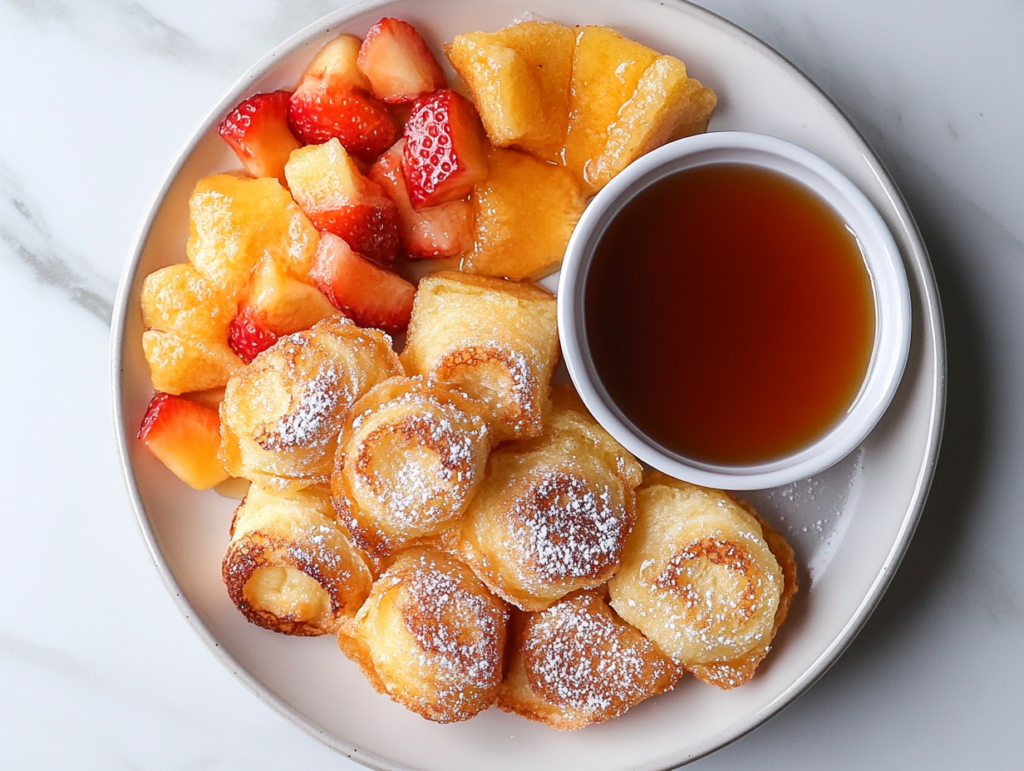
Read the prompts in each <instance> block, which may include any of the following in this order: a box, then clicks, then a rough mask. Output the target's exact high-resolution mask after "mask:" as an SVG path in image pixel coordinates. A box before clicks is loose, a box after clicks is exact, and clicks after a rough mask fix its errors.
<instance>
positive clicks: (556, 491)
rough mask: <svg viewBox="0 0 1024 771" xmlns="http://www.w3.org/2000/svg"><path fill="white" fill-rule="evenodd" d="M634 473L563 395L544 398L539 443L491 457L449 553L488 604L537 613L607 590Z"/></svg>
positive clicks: (629, 514)
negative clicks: (500, 602) (579, 593)
mask: <svg viewBox="0 0 1024 771" xmlns="http://www.w3.org/2000/svg"><path fill="white" fill-rule="evenodd" d="M640 481H641V469H640V465H639V464H638V463H637V462H636V460H634V459H633V456H631V455H630V454H629V453H628V452H626V450H624V449H623V448H622V447H621V446H620V445H619V444H618V442H616V441H615V440H614V439H612V437H611V436H610V435H609V434H608V433H607V432H606V431H605V430H604V429H603V428H601V426H599V425H598V424H597V422H596V421H595V420H594V419H593V418H592V417H591V416H590V414H589V413H588V412H587V410H586V408H585V407H584V406H583V403H582V402H581V401H580V399H579V397H578V396H576V394H575V392H574V391H573V390H572V388H571V387H568V386H564V385H558V386H555V388H554V389H553V391H552V409H551V412H550V413H549V415H548V416H547V418H546V419H545V421H544V435H543V436H541V437H539V438H537V439H528V440H520V441H517V442H513V443H511V444H507V445H505V446H503V447H499V448H498V449H497V450H495V451H494V452H493V453H492V454H491V458H490V460H489V461H488V463H487V473H486V475H485V476H484V483H483V485H482V487H481V489H480V492H479V493H478V494H477V496H476V498H474V499H473V502H472V503H471V504H470V506H469V509H468V510H467V511H466V516H465V519H464V520H463V524H462V528H461V531H460V537H459V544H458V548H459V551H460V553H461V554H462V555H463V557H464V558H465V560H466V562H467V563H469V565H470V566H471V567H472V568H473V570H474V571H475V572H476V574H477V575H478V576H480V578H481V580H483V582H484V583H486V584H487V585H488V586H489V587H490V588H491V591H493V592H494V593H495V594H497V595H498V596H500V597H503V598H504V599H506V600H507V601H508V602H511V603H512V604H513V605H516V606H518V607H519V608H522V609H523V610H543V609H544V608H546V607H548V606H549V605H550V604H551V603H553V602H554V601H555V600H557V599H558V598H560V597H563V596H564V595H566V594H568V593H569V592H572V591H575V590H577V589H588V588H594V587H596V586H599V585H601V584H603V583H604V582H605V581H607V580H608V579H609V578H610V577H611V575H612V573H614V572H615V570H616V569H617V568H618V566H619V561H620V558H621V556H622V549H623V545H624V543H625V540H626V536H628V535H629V533H630V531H631V530H632V529H633V524H634V522H635V519H636V498H635V495H634V493H633V488H634V487H635V486H636V485H638V484H640Z"/></svg>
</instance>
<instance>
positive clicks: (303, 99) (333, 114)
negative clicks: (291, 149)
mask: <svg viewBox="0 0 1024 771" xmlns="http://www.w3.org/2000/svg"><path fill="white" fill-rule="evenodd" d="M359 46H360V41H359V38H357V37H354V36H352V35H340V36H338V37H337V38H335V39H334V40H332V41H331V42H330V43H328V44H327V45H326V46H324V48H323V49H322V50H321V51H320V53H319V54H317V57H316V58H315V59H314V60H313V62H312V63H311V64H310V65H309V67H308V68H307V69H306V72H305V73H304V74H303V76H302V81H301V82H300V83H299V87H298V88H297V89H295V93H294V94H292V96H291V100H290V103H289V106H288V120H289V123H290V124H291V128H292V131H294V132H295V135H296V136H297V137H298V138H299V139H301V140H302V141H303V142H305V143H306V144H314V145H318V144H323V143H324V142H326V141H328V140H329V139H338V140H339V141H340V142H341V144H342V145H343V146H344V147H345V149H346V150H348V151H349V152H352V153H355V154H356V155H360V156H363V157H365V158H374V157H376V156H377V155H380V153H382V152H384V151H385V150H386V149H388V148H389V147H390V146H391V145H392V144H393V143H394V141H395V140H396V139H397V138H398V136H399V134H400V130H399V126H398V123H397V122H396V121H395V119H394V118H393V117H392V116H391V114H390V113H389V112H388V110H387V107H386V106H385V105H383V104H382V103H380V102H378V101H377V100H375V99H374V98H373V97H372V96H370V94H369V93H368V91H369V89H370V82H369V81H368V80H367V79H366V77H365V76H364V75H363V73H362V72H361V71H360V70H359V66H358V64H357V63H356V60H357V58H358V56H359Z"/></svg>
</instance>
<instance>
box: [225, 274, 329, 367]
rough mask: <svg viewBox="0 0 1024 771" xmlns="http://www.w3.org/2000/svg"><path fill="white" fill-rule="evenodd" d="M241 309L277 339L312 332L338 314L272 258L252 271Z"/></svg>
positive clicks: (322, 297)
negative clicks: (317, 325)
mask: <svg viewBox="0 0 1024 771" xmlns="http://www.w3.org/2000/svg"><path fill="white" fill-rule="evenodd" d="M242 309H244V310H248V311H249V312H250V313H251V314H252V318H253V321H254V323H256V324H257V325H258V326H260V327H262V329H263V330H266V331H268V332H270V333H272V334H273V335H275V336H277V337H283V336H284V335H290V334H292V333H293V332H300V331H302V330H303V329H309V328H310V327H311V326H313V325H314V324H316V323H317V322H318V321H320V320H321V319H325V318H327V317H328V316H336V315H338V311H337V309H336V308H335V307H334V306H333V305H331V302H330V300H328V299H327V298H326V297H325V296H324V294H323V292H321V291H320V290H319V289H317V288H316V287H315V286H313V285H312V284H307V283H306V282H305V281H299V280H298V279H297V278H295V277H293V276H292V275H290V274H289V273H288V271H287V270H285V269H284V268H283V267H282V266H281V264H280V262H279V261H278V260H276V259H274V257H273V256H272V255H268V256H266V257H264V258H263V259H262V260H260V262H259V264H258V265H257V266H256V269H255V270H254V271H253V273H252V282H251V283H250V285H249V295H248V296H247V297H246V298H245V300H244V301H243V302H242ZM243 358H244V357H243Z"/></svg>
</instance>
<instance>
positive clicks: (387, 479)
mask: <svg viewBox="0 0 1024 771" xmlns="http://www.w3.org/2000/svg"><path fill="white" fill-rule="evenodd" d="M490 449H491V447H490V432H489V431H488V429H487V425H486V424H485V423H484V421H483V419H482V418H481V417H480V416H479V415H477V414H476V413H475V412H474V411H473V409H472V405H471V404H470V402H469V400H468V399H467V398H466V397H465V396H464V395H462V394H460V393H457V392H455V391H452V390H450V389H449V388H448V387H447V386H446V385H444V384H443V383H437V382H434V381H430V380H426V379H425V378H422V377H411V378H410V377H397V378H391V379H390V380H386V381H385V382H383V383H381V384H379V385H377V386H375V387H374V388H372V389H371V390H370V392H369V393H367V394H366V395H365V396H363V397H362V398H361V399H360V400H359V401H358V402H356V404H355V406H354V407H353V408H352V412H351V415H350V417H349V419H348V421H347V422H346V425H345V428H344V429H343V431H342V438H341V442H340V443H339V445H338V452H337V456H336V459H335V466H334V473H333V474H332V475H331V493H332V495H333V498H334V506H335V509H336V511H337V512H338V516H339V518H340V519H341V520H342V521H343V522H344V523H345V524H346V525H347V527H348V529H349V531H350V532H351V533H352V536H353V538H354V539H355V540H356V542H357V543H358V544H359V546H360V547H362V548H363V550H364V551H366V552H367V553H368V554H369V555H370V556H371V557H373V558H375V559H382V558H384V557H387V556H388V555H389V554H391V553H393V552H395V551H397V550H399V549H401V548H403V547H404V546H405V545H407V544H410V543H411V542H413V541H414V540H417V539H423V538H427V537H431V536H434V535H437V534H438V533H440V532H441V531H443V530H445V529H446V528H450V527H452V526H453V525H454V524H455V523H457V522H458V520H459V518H460V517H461V516H462V514H463V512H464V511H465V510H466V506H468V505H469V501H470V499H471V498H472V497H473V495H474V494H475V493H476V491H477V488H478V487H479V486H480V482H481V481H482V480H483V475H484V467H485V466H486V464H487V455H488V453H489V452H490Z"/></svg>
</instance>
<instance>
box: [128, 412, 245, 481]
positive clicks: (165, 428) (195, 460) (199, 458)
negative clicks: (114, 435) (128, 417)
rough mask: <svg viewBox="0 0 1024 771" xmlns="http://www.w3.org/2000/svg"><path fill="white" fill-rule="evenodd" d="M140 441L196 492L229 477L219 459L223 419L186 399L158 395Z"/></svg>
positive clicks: (147, 413) (142, 428)
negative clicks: (221, 421)
mask: <svg viewBox="0 0 1024 771" xmlns="http://www.w3.org/2000/svg"><path fill="white" fill-rule="evenodd" d="M139 439H140V440H141V441H142V443H143V444H145V445H146V447H148V448H149V450H150V452H152V453H153V454H154V455H155V456H156V457H157V458H159V459H160V460H161V461H162V462H163V464H164V465H165V466H167V468H169V469H170V470H171V471H172V472H173V473H174V475H175V476H177V477H178V478H179V479H180V480H181V481H183V482H185V484H187V485H189V486H190V487H194V488H195V489H196V490H206V489H208V488H210V487H213V486H214V485H216V484H219V483H220V482H223V481H224V480H225V479H227V478H228V473H227V472H226V471H225V470H224V465H223V464H222V463H221V462H220V460H219V459H218V458H217V450H218V449H219V448H220V416H219V415H218V414H217V410H215V409H211V408H210V407H207V406H205V405H203V404H199V403H198V402H194V401H191V400H190V399H186V398H185V397H183V396H172V395H171V394H164V393H158V394H157V395H156V396H154V397H153V400H152V401H151V402H150V403H149V408H148V409H147V410H146V415H145V417H143V419H142V425H141V426H140V428H139Z"/></svg>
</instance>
